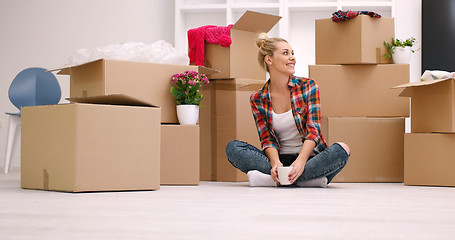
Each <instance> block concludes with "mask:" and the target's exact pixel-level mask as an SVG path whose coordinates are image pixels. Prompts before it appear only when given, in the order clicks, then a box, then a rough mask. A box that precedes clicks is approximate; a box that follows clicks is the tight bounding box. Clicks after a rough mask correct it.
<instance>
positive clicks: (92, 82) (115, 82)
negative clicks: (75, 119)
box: [49, 59, 218, 123]
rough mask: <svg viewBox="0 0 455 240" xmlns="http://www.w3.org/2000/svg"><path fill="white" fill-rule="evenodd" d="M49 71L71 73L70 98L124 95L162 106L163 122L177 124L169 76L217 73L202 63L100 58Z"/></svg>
mask: <svg viewBox="0 0 455 240" xmlns="http://www.w3.org/2000/svg"><path fill="white" fill-rule="evenodd" d="M49 71H59V72H58V73H57V74H63V75H70V97H71V98H81V97H91V96H100V95H113V94H123V95H128V96H131V97H133V98H135V99H138V100H141V101H143V102H146V103H149V104H153V105H156V106H159V107H161V109H162V114H161V122H162V123H178V119H177V113H176V102H175V98H174V97H173V96H172V95H171V93H170V91H169V89H170V88H171V87H172V83H171V77H172V75H174V74H176V73H183V72H184V71H197V72H200V73H204V74H207V75H210V74H212V73H215V72H218V71H216V70H213V69H209V68H206V67H202V66H188V65H173V64H161V63H148V62H134V61H121V60H109V59H99V60H95V61H92V62H86V63H80V64H72V65H65V66H62V67H58V68H54V69H51V70H49Z"/></svg>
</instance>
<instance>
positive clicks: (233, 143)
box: [226, 140, 239, 153]
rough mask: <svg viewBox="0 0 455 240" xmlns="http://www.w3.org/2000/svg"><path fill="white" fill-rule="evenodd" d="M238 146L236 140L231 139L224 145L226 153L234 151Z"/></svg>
mask: <svg viewBox="0 0 455 240" xmlns="http://www.w3.org/2000/svg"><path fill="white" fill-rule="evenodd" d="M238 146H239V141H238V140H232V141H230V142H228V144H227V145H226V153H227V152H232V151H235V150H236V149H237V148H238Z"/></svg>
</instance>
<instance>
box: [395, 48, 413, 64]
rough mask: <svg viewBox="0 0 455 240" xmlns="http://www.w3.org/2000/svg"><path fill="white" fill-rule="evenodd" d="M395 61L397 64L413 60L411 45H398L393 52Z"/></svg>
mask: <svg viewBox="0 0 455 240" xmlns="http://www.w3.org/2000/svg"><path fill="white" fill-rule="evenodd" d="M392 59H393V63H396V64H409V60H411V47H409V46H407V47H396V48H395V51H394V53H393V54H392Z"/></svg>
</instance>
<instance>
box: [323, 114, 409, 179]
mask: <svg viewBox="0 0 455 240" xmlns="http://www.w3.org/2000/svg"><path fill="white" fill-rule="evenodd" d="M404 127H405V124H404V118H402V117H395V118H367V117H323V118H322V120H321V128H322V134H323V136H324V137H325V139H326V141H327V143H328V144H329V145H332V144H333V143H335V142H345V143H346V144H348V145H349V147H350V149H351V156H350V157H349V160H348V163H347V165H346V167H345V168H344V169H343V170H341V172H340V173H338V175H336V176H335V178H334V179H333V181H334V182H403V135H404Z"/></svg>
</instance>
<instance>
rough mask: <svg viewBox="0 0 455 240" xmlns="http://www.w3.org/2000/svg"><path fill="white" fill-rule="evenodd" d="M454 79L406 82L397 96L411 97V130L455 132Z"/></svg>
mask: <svg viewBox="0 0 455 240" xmlns="http://www.w3.org/2000/svg"><path fill="white" fill-rule="evenodd" d="M454 81H455V79H453V78H449V79H439V80H430V81H420V82H412V83H406V84H402V85H399V86H396V87H394V88H403V90H402V91H401V93H400V94H399V96H401V97H410V98H411V132H413V133H430V132H440V133H444V132H455V82H454Z"/></svg>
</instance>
